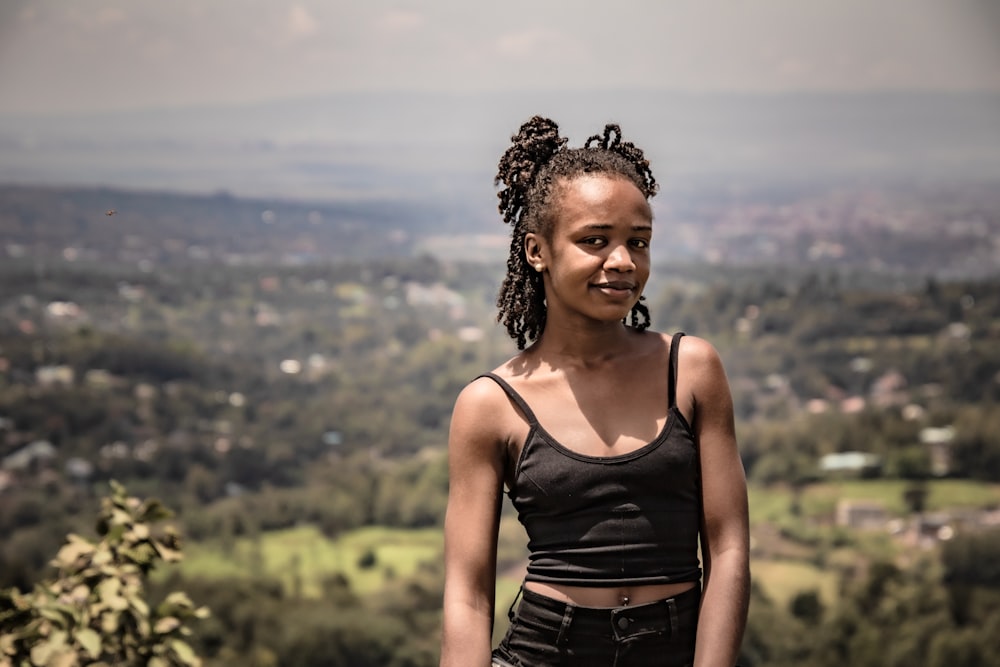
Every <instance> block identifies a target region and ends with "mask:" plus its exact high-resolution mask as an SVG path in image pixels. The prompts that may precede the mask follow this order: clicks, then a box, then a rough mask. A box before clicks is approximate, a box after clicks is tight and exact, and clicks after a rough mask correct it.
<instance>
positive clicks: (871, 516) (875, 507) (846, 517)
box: [836, 499, 889, 529]
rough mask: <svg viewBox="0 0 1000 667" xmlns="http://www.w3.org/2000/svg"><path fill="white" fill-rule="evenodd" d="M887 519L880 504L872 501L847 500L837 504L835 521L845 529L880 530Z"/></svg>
mask: <svg viewBox="0 0 1000 667" xmlns="http://www.w3.org/2000/svg"><path fill="white" fill-rule="evenodd" d="M888 519H889V517H888V514H887V513H886V511H885V507H883V506H882V503H879V502H875V501H873V500H847V499H843V500H841V501H840V502H838V503H837V516H836V521H837V525H838V526H843V527H845V528H867V529H873V528H878V529H881V528H883V527H884V526H885V525H886V521H888Z"/></svg>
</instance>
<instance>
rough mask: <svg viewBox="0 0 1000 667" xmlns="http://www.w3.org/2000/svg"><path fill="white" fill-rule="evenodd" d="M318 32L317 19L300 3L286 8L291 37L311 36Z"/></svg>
mask: <svg viewBox="0 0 1000 667" xmlns="http://www.w3.org/2000/svg"><path fill="white" fill-rule="evenodd" d="M317 32H319V21H317V20H316V18H315V17H314V16H313V15H312V14H311V13H310V12H309V10H308V9H306V8H305V7H303V6H302V5H292V7H291V9H289V10H288V33H289V35H290V36H291V37H293V38H304V37H311V36H312V35H315V34H316V33H317Z"/></svg>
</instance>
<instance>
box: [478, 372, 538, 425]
mask: <svg viewBox="0 0 1000 667" xmlns="http://www.w3.org/2000/svg"><path fill="white" fill-rule="evenodd" d="M479 378H489V379H491V380H493V381H494V382H496V383H497V384H498V385H500V388H501V389H503V390H504V393H505V394H507V396H508V397H509V398H510V400H512V401H514V404H515V405H517V407H518V408H519V409H520V410H521V412H522V413H523V414H524V416H525V418H526V419H527V420H528V424H529V425H530V426H532V427H537V426H538V419H537V418H536V417H535V413H534V412H532V411H531V408H529V407H528V404H527V403H526V402H525V400H524V399H523V398H521V395H520V394H519V393H517V392H516V391H515V390H514V388H513V387H511V386H510V385H509V384H508V383H507V381H506V380H504V379H503V378H502V377H500V376H499V375H497V374H496V373H483V374H482V375H480V376H478V377H476V378H475V379H476V380H478V379H479Z"/></svg>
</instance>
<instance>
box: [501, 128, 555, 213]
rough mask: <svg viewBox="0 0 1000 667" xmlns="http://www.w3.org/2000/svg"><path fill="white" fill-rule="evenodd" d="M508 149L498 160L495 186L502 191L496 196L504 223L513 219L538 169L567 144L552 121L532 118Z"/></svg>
mask: <svg viewBox="0 0 1000 667" xmlns="http://www.w3.org/2000/svg"><path fill="white" fill-rule="evenodd" d="M511 142H512V143H511V146H510V147H509V148H508V149H507V150H506V151H505V152H504V154H503V156H502V157H501V158H500V164H499V166H498V169H497V175H496V179H495V181H494V182H495V183H496V184H497V185H499V184H500V183H503V184H504V186H505V189H503V190H501V191H500V192H498V193H497V196H498V197H499V198H500V207H499V208H500V212H501V213H503V216H504V222H508V223H512V222H514V221H515V220H516V218H517V215H518V213H519V211H520V210H521V204H522V203H523V201H524V197H525V195H526V194H527V191H528V189H529V188H530V187H531V184H532V183H533V182H534V180H535V176H536V175H537V174H538V170H539V169H540V168H541V167H542V165H544V164H546V163H547V162H548V161H549V160H550V159H552V156H553V155H555V154H556V153H558V152H559V151H560V150H561V149H562V148H563V146H565V145H566V142H567V139H566V138H565V137H561V136H559V126H558V125H557V124H556V122H555V121H553V120H551V119H549V118H543V117H542V116H532V117H531V118H530V119H529V120H528V121H527V122H526V123H524V124H523V125H521V128H520V129H519V130H518V131H517V134H515V135H514V136H512V137H511Z"/></svg>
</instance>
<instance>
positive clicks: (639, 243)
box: [632, 239, 649, 250]
mask: <svg viewBox="0 0 1000 667" xmlns="http://www.w3.org/2000/svg"><path fill="white" fill-rule="evenodd" d="M632 245H634V246H635V247H636V248H639V249H641V250H645V249H646V248H648V247H649V241H647V240H646V239H635V240H633V241H632Z"/></svg>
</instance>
